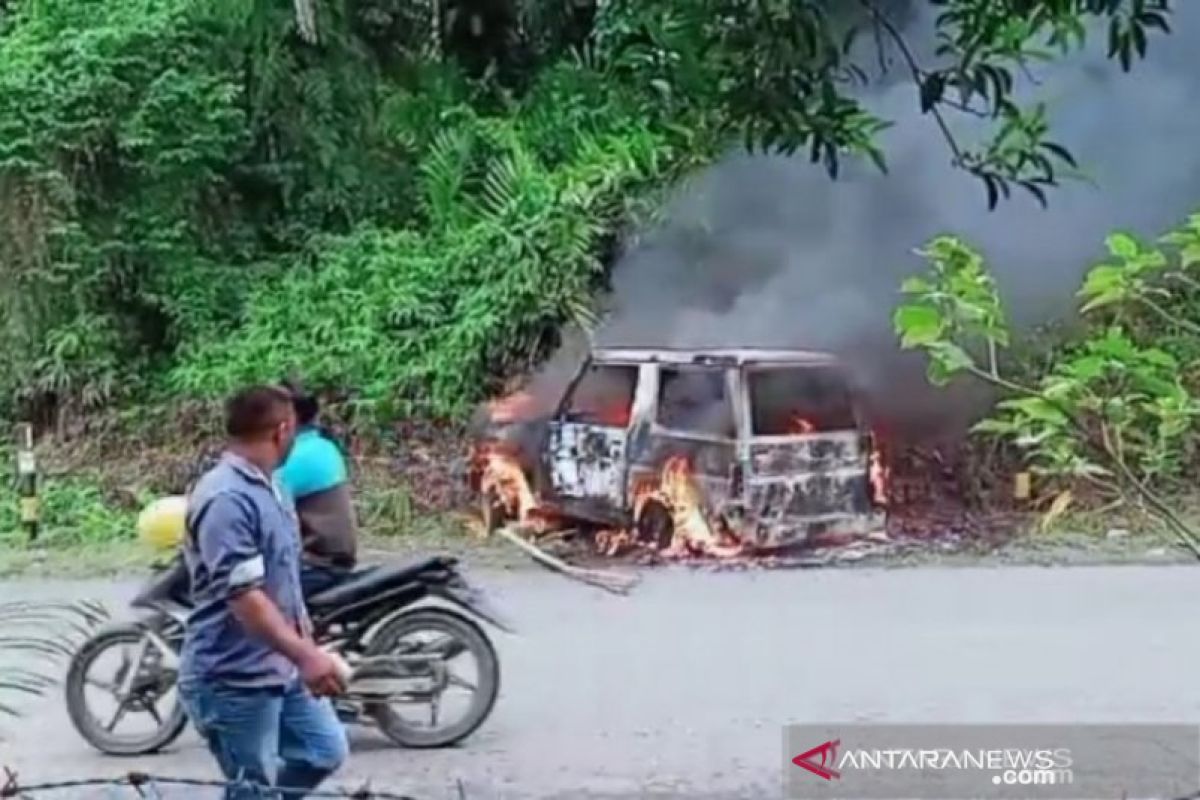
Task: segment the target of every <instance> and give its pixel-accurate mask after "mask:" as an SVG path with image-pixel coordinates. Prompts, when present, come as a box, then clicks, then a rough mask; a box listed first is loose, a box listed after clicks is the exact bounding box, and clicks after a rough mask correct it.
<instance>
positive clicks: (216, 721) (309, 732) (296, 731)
mask: <svg viewBox="0 0 1200 800" xmlns="http://www.w3.org/2000/svg"><path fill="white" fill-rule="evenodd" d="M179 695H180V698H181V699H182V700H183V705H184V708H186V709H187V713H188V716H189V717H191V720H192V723H193V724H194V725H195V726H196V730H197V731H199V733H200V735H201V736H202V737H203V738H204V740H205V741H206V742H207V743H208V748H209V750H211V751H212V754H213V755H214V756H215V757H216V759H217V764H218V765H220V767H221V772H222V773H224V775H225V779H226V780H229V781H239V780H241V781H246V782H248V783H249V784H258V785H259V786H279V787H282V788H284V789H296V790H299V791H290V792H289V791H284V792H263V791H262V790H261V789H260V788H258V786H252V785H244V786H231V787H230V788H228V789H226V790H225V797H226V800H249V799H250V798H262V797H271V796H273V797H285V798H288V799H289V800H298V798H301V797H304V795H305V794H307V793H308V792H309V791H311V790H313V789H315V788H316V787H317V786H318V785H319V784H320V783H321V781H323V780H325V778H327V777H328V776H329V775H331V774H332V773H333V772H334V771H335V770H336V769H337V768H338V767H340V766H341V765H342V762H344V761H345V760H346V756H347V754H348V753H349V746H348V745H347V743H346V731H345V729H344V728H343V727H342V723H341V722H339V721H338V719H337V716H336V715H335V714H334V712H333V707H332V706H331V705H330V703H329V701H328V700H325V699H319V698H316V697H313V696H312V695H311V694H309V692H308V690H307V689H305V688H304V685H303V684H301V683H300V682H299V681H296V682H294V683H292V684H291V685H290V686H288V687H286V688H271V689H243V688H236V687H232V686H221V685H219V684H207V683H206V684H195V683H194V684H184V685H181V686H180V687H179ZM281 762H282V763H281Z"/></svg>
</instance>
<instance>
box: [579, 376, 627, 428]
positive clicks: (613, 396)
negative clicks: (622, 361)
mask: <svg viewBox="0 0 1200 800" xmlns="http://www.w3.org/2000/svg"><path fill="white" fill-rule="evenodd" d="M637 376H638V370H637V367H629V366H614V365H611V364H605V365H595V364H593V365H592V366H590V367H588V368H587V371H586V372H585V373H584V374H583V376H582V377H581V378H580V379H579V382H578V383H576V384H575V389H574V391H572V392H571V396H570V398H569V399H568V400H567V406H566V418H567V420H568V421H569V422H581V423H585V424H588V425H599V426H602V427H606V428H627V427H629V418H630V414H631V413H632V409H633V393H634V388H635V387H636V386H637Z"/></svg>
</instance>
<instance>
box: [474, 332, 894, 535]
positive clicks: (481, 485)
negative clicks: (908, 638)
mask: <svg viewBox="0 0 1200 800" xmlns="http://www.w3.org/2000/svg"><path fill="white" fill-rule="evenodd" d="M472 482H473V486H474V488H475V489H476V491H478V492H479V494H480V496H481V498H482V506H483V513H484V518H485V524H486V525H487V526H488V527H489V528H490V529H494V528H496V527H498V526H500V525H502V524H505V523H506V522H509V521H515V520H519V521H521V522H522V523H525V524H528V525H534V526H539V525H540V526H547V527H548V526H555V525H561V524H564V523H567V522H570V523H573V524H576V525H578V524H580V523H583V524H585V525H588V526H591V527H592V528H593V529H595V530H597V531H601V532H604V533H605V534H606V535H607V536H609V537H610V538H611V537H612V536H621V537H626V538H628V539H629V540H634V541H637V542H639V543H641V544H643V545H648V546H653V547H655V548H658V549H661V550H666V551H671V550H675V551H681V552H684V551H686V552H689V553H699V554H714V555H721V554H729V553H734V552H742V551H745V550H771V549H778V548H783V547H789V546H792V545H797V544H802V543H804V542H806V541H808V540H810V539H811V538H813V537H814V536H817V535H821V534H827V533H828V534H866V533H871V532H873V531H876V530H879V529H881V528H882V527H883V522H884V508H885V506H886V475H885V474H883V469H882V467H881V463H880V459H879V456H878V453H877V451H876V450H875V449H874V444H873V442H872V437H871V435H870V432H869V430H868V429H867V428H866V427H865V426H864V423H863V420H862V418H861V414H860V413H859V410H858V407H857V405H856V403H855V398H854V393H853V391H852V390H851V387H850V383H849V381H848V380H847V376H846V374H845V373H844V371H843V369H842V368H841V366H840V365H839V363H838V362H837V360H836V359H835V358H833V357H832V356H830V355H827V354H823V353H815V352H809V351H801V350H755V349H736V350H733V349H728V350H725V349H720V350H669V349H641V348H603V349H595V350H593V351H592V353H591V355H590V357H589V358H588V359H587V360H586V362H585V363H584V364H583V365H582V367H581V368H580V370H579V372H578V373H577V374H576V375H575V377H574V379H573V380H572V381H571V382H570V384H569V385H568V386H567V387H566V390H565V391H564V392H562V393H561V395H560V396H558V397H555V398H552V399H551V400H550V401H549V402H547V401H546V399H545V398H537V397H534V396H533V395H530V394H521V393H518V394H517V395H514V396H511V397H508V398H505V399H504V400H502V401H499V402H497V403H495V404H493V405H492V406H491V408H490V415H489V420H488V424H487V429H486V433H485V434H484V436H483V438H482V439H481V441H480V442H479V443H478V445H477V448H476V453H475V458H474V459H473V469H472Z"/></svg>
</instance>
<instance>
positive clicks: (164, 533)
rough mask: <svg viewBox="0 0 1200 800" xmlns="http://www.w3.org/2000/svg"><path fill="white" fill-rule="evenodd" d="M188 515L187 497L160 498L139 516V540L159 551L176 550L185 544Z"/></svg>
mask: <svg viewBox="0 0 1200 800" xmlns="http://www.w3.org/2000/svg"><path fill="white" fill-rule="evenodd" d="M186 515H187V498H186V497H184V496H183V495H173V496H171V497H160V498H159V499H158V500H155V501H154V502H153V503H151V504H150V505H148V506H146V507H145V508H144V509H142V513H140V514H138V519H137V534H138V539H140V540H141V541H142V542H144V543H145V544H148V545H150V546H151V547H153V548H155V549H157V550H169V549H173V548H176V547H178V546H179V545H180V544H181V543H182V542H183V535H184V532H185V530H186V528H187V523H186V522H185V519H186Z"/></svg>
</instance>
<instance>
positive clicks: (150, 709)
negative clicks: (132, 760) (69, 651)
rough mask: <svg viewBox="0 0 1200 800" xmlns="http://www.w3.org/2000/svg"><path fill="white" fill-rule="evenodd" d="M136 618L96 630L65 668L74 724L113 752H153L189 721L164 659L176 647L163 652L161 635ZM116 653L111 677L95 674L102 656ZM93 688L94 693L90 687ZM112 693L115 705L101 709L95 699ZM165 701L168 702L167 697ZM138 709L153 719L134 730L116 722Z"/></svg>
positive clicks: (138, 713)
mask: <svg viewBox="0 0 1200 800" xmlns="http://www.w3.org/2000/svg"><path fill="white" fill-rule="evenodd" d="M148 630H149V628H148V627H147V626H146V625H144V624H138V623H119V624H115V625H110V626H108V627H105V628H103V629H101V630H100V631H98V632H97V633H96V634H95V635H94V636H92V638H90V639H88V641H87V642H85V643H84V645H83V647H81V648H80V649H79V651H78V652H77V653H76V654H75V656H74V657H73V658H72V659H71V666H70V669H69V670H68V671H67V681H66V687H65V688H66V701H67V713H68V714H69V715H70V717H71V723H72V724H73V725H74V726H75V730H77V731H79V734H80V736H82V737H83V738H84V739H85V740H86V741H87V742H88V744H90V745H91V746H92V747H94V748H96V749H97V750H99V751H100V752H102V753H107V754H109V755H114V756H139V755H146V754H149V753H154V752H157V751H159V750H161V749H162V748H164V747H166V746H167V745H169V744H170V743H171V742H173V741H175V739H177V738H178V737H179V735H180V734H181V733H183V729H184V728H185V727H186V726H187V715H186V713H185V712H184V709H183V704H182V703H181V702H180V699H179V693H178V692H177V691H175V677H176V676H175V674H174V671H173V670H169V669H168V668H167V667H166V666H165V664H164V662H165V661H168V660H170V659H171V658H173V657H174V656H175V655H176V654H174V653H163V652H161V646H162V645H160V644H159V643H156V639H157V640H158V642H162V639H161V638H159V637H152V636H149V635H148ZM113 655H116V656H118V661H117V666H116V669H115V670H107V671H106V672H107V673H108V674H107V677H97V676H95V675H93V672H94V671H96V670H97V669H98V668H99V667H100V666H101V662H102V661H103V660H104V659H106V658H108V657H111V656H113ZM91 690H95V691H94V693H93V694H89V691H91ZM101 699H111V701H112V702H114V703H115V708H114V709H112V710H110V711H106V712H104V713H101V712H99V711H97V709H96V708H95V705H96V701H99V700H101ZM164 701H165V702H164ZM134 715H136V716H138V717H142V716H145V717H148V718H149V720H148V721H149V724H148V725H147V726H146V727H145V728H143V729H141V730H137V731H134V732H132V733H121V732H118V731H117V726H118V725H119V724H120V723H122V722H126V721H128V720H129V719H130V718H132V717H133V716H134Z"/></svg>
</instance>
